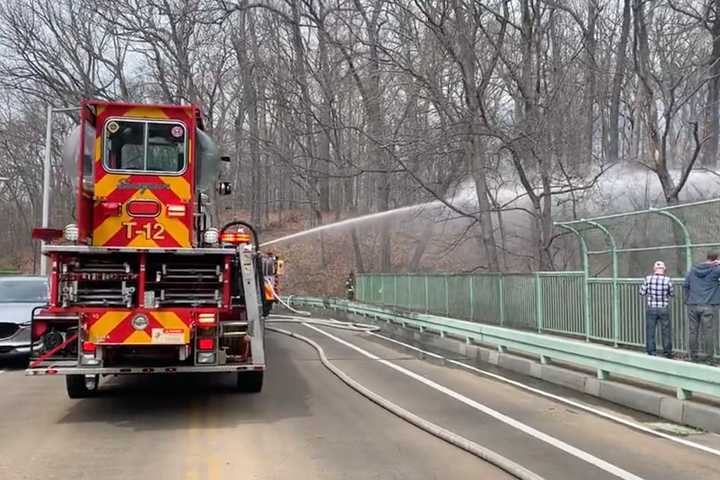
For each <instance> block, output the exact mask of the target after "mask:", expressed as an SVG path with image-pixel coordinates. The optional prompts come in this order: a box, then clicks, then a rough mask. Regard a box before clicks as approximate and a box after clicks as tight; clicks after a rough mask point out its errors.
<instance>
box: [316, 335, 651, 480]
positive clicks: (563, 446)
mask: <svg viewBox="0 0 720 480" xmlns="http://www.w3.org/2000/svg"><path fill="white" fill-rule="evenodd" d="M303 325H305V326H306V327H308V328H310V329H312V330H315V331H316V332H318V333H320V334H322V335H325V336H326V337H328V338H330V339H332V340H335V341H336V342H338V343H340V344H342V345H345V346H346V347H348V348H351V349H353V350H355V351H356V352H358V353H360V354H362V355H364V356H366V357H368V358H370V359H373V360H376V361H378V362H379V363H381V364H383V365H385V366H387V367H389V368H392V369H393V370H395V371H398V372H400V373H402V374H403V375H406V376H408V377H410V378H412V379H414V380H417V381H418V382H420V383H423V384H425V385H427V386H428V387H430V388H433V389H435V390H437V391H439V392H441V393H444V394H445V395H448V396H449V397H451V398H454V399H455V400H457V401H459V402H462V403H464V404H465V405H467V406H469V407H472V408H474V409H476V410H478V411H480V412H482V413H484V414H486V415H488V416H491V417H493V418H495V419H496V420H499V421H501V422H503V423H505V424H506V425H509V426H511V427H513V428H515V429H517V430H520V431H521V432H523V433H526V434H528V435H530V436H532V437H534V438H537V439H538V440H541V441H543V442H545V443H547V444H549V445H552V446H553V447H555V448H558V449H560V450H562V451H564V452H566V453H569V454H570V455H573V456H574V457H577V458H579V459H581V460H584V461H585V462H588V463H590V464H592V465H595V466H596V467H598V468H600V469H602V470H605V471H606V472H608V473H610V474H612V475H615V476H616V477H618V478H622V479H623V480H642V477H638V476H637V475H635V474H633V473H630V472H628V471H627V470H623V469H622V468H620V467H617V466H615V465H613V464H611V463H608V462H606V461H605V460H603V459H601V458H598V457H596V456H594V455H592V454H590V453H588V452H585V451H584V450H581V449H579V448H576V447H573V446H572V445H569V444H567V443H565V442H563V441H562V440H559V439H557V438H555V437H552V436H550V435H548V434H546V433H543V432H541V431H539V430H536V429H534V428H533V427H531V426H529V425H526V424H524V423H522V422H520V421H518V420H515V419H514V418H511V417H508V416H507V415H504V414H502V413H500V412H498V411H497V410H493V409H492V408H490V407H487V406H485V405H483V404H481V403H479V402H476V401H475V400H473V399H471V398H468V397H466V396H464V395H462V394H460V393H458V392H456V391H454V390H451V389H449V388H447V387H445V386H443V385H440V384H439V383H436V382H433V381H432V380H429V379H427V378H425V377H423V376H422V375H418V374H417V373H415V372H413V371H410V370H408V369H406V368H403V367H401V366H399V365H396V364H394V363H392V362H389V361H387V360H384V359H382V358H380V357H378V356H377V355H374V354H372V353H370V352H368V351H367V350H363V349H362V348H360V347H358V346H357V345H354V344H352V343H350V342H347V341H345V340H343V339H342V338H339V337H336V336H335V335H333V334H331V333H328V332H326V331H324V330H321V329H319V328H317V327H314V326H312V325H308V324H307V323H304V324H303Z"/></svg>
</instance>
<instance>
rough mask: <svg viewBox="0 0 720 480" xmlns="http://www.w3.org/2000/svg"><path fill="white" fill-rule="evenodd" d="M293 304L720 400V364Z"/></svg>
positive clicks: (309, 301)
mask: <svg viewBox="0 0 720 480" xmlns="http://www.w3.org/2000/svg"><path fill="white" fill-rule="evenodd" d="M287 300H288V301H289V302H290V304H291V305H295V306H308V307H317V308H325V309H333V310H339V311H344V312H348V313H354V314H358V315H363V316H368V317H374V318H377V319H379V320H385V321H388V322H393V323H397V324H401V325H403V326H412V327H415V328H418V329H420V330H421V331H425V330H427V331H432V332H436V333H439V334H440V335H443V336H445V335H450V336H454V337H459V338H461V339H465V340H466V341H467V342H468V343H470V342H478V343H490V344H493V345H496V346H497V348H498V349H499V350H500V351H504V350H506V349H514V350H518V351H521V352H526V353H531V354H535V355H538V356H539V357H540V359H541V360H542V361H546V360H549V359H555V360H560V361H565V362H569V363H572V364H576V365H579V366H583V367H587V368H592V369H595V370H596V372H597V376H598V378H600V379H606V378H607V377H608V375H609V374H614V375H621V376H625V377H631V378H635V379H638V380H641V381H645V382H651V383H654V384H657V385H660V386H664V387H671V388H674V389H675V390H676V395H677V397H678V398H679V399H681V400H685V399H688V398H689V397H690V396H691V394H692V393H693V392H697V393H703V394H706V395H711V396H713V397H718V398H720V368H716V367H711V366H707V365H697V364H692V363H688V362H683V361H678V360H669V359H666V358H662V357H651V356H649V355H645V354H641V353H637V352H633V351H629V350H622V349H617V348H613V347H609V346H605V345H598V344H593V343H588V342H583V341H577V340H570V339H567V338H561V337H557V336H553V335H542V334H538V333H534V332H529V331H522V330H516V329H511V328H505V327H499V326H495V325H484V324H479V323H475V322H471V321H466V320H457V319H453V318H448V317H443V316H437V315H432V314H426V313H416V312H402V313H400V312H396V311H393V310H390V309H387V308H383V307H380V306H376V305H367V304H362V303H357V302H351V301H348V300H339V299H322V298H314V297H295V296H293V297H289V298H288V299H287Z"/></svg>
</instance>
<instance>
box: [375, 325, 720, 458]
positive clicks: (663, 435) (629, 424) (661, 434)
mask: <svg viewBox="0 0 720 480" xmlns="http://www.w3.org/2000/svg"><path fill="white" fill-rule="evenodd" d="M371 335H374V336H376V337H378V338H382V339H383V340H387V341H389V342H392V343H396V344H398V345H402V346H404V347H406V348H409V349H411V350H415V351H417V352H420V353H422V354H424V355H428V356H431V357H434V358H437V359H440V360H444V361H446V362H448V363H451V364H453V365H457V366H459V367H462V368H464V369H467V370H470V371H472V372H475V373H478V374H480V375H484V376H487V377H490V378H493V379H495V380H499V381H501V382H503V383H507V384H509V385H512V386H514V387H518V388H521V389H523V390H527V391H529V392H533V393H536V394H538V395H542V396H543V397H546V398H551V399H553V400H557V401H558V402H561V403H564V404H566V405H571V406H573V407H575V408H579V409H580V410H584V411H586V412H589V413H592V414H594V415H597V416H599V417H603V418H606V419H608V420H611V421H613V422H616V423H619V424H621V425H625V426H626V427H630V428H633V429H635V430H638V431H640V432H643V433H648V434H650V435H655V436H657V437H660V438H664V439H666V440H670V441H671V442H675V443H679V444H680V445H684V446H686V447H690V448H694V449H697V450H701V451H703V452H705V453H709V454H711V455H716V456H718V457H720V450H716V449H714V448H710V447H707V446H705V445H701V444H699V443H695V442H691V441H689V440H685V439H682V438H678V437H675V436H673V435H670V434H667V433H664V432H658V431H657V430H653V429H652V428H649V427H646V426H645V425H642V424H640V423H637V422H633V421H632V420H627V419H625V418H622V417H619V416H617V415H613V414H612V413H608V412H605V411H603V410H600V409H597V408H594V407H591V406H590V405H586V404H584V403H580V402H577V401H575V400H571V399H569V398H566V397H561V396H559V395H555V394H553V393H549V392H546V391H544V390H540V389H539V388H535V387H531V386H530V385H526V384H524V383H521V382H518V381H515V380H512V379H509V378H507V377H503V376H502V375H498V374H497V373H493V372H488V371H487V370H482V369H480V368H477V367H473V366H472V365H468V364H467V363H463V362H459V361H457V360H453V359H451V358H447V357H443V356H442V355H438V354H437V353H433V352H428V351H426V350H423V349H422V348H418V347H416V346H414V345H409V344H407V343H404V342H401V341H399V340H395V339H394V338H390V337H386V336H385V335H380V334H378V333H371Z"/></svg>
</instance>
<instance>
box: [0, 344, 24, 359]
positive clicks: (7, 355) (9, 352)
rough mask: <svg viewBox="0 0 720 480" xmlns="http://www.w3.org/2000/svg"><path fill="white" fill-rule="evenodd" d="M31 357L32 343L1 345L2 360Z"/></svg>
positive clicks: (0, 354) (0, 357) (0, 355)
mask: <svg viewBox="0 0 720 480" xmlns="http://www.w3.org/2000/svg"><path fill="white" fill-rule="evenodd" d="M23 358H30V345H27V346H13V347H6V346H2V345H0V360H16V359H23Z"/></svg>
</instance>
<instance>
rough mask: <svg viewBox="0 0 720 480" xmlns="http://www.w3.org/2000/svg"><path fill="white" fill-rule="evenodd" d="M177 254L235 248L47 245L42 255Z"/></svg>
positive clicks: (224, 251)
mask: <svg viewBox="0 0 720 480" xmlns="http://www.w3.org/2000/svg"><path fill="white" fill-rule="evenodd" d="M118 252H122V253H136V252H145V253H176V254H178V255H208V254H211V255H212V254H215V255H234V254H235V249H234V248H194V247H193V248H136V247H90V246H87V245H45V246H44V247H43V248H42V253H100V254H109V253H118Z"/></svg>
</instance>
